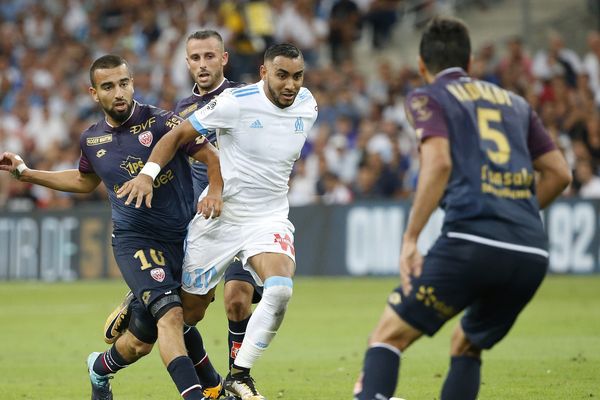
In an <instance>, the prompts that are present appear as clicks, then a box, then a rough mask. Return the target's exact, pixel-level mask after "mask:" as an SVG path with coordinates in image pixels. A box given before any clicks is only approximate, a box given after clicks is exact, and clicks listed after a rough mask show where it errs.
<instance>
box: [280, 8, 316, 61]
mask: <svg viewBox="0 0 600 400" xmlns="http://www.w3.org/2000/svg"><path fill="white" fill-rule="evenodd" d="M275 24H276V32H275V38H276V40H277V41H278V42H290V43H294V44H295V45H296V46H298V47H299V48H300V50H302V54H303V55H304V60H305V61H306V64H307V65H308V66H309V67H316V66H317V61H318V59H319V47H320V45H321V43H323V42H324V41H325V39H326V38H327V33H328V27H327V23H326V22H325V21H323V20H322V19H320V18H318V17H317V16H316V14H315V1H314V0H297V1H294V2H291V3H290V2H286V3H284V5H283V10H282V12H281V14H280V15H279V17H278V18H277V20H276V21H275Z"/></svg>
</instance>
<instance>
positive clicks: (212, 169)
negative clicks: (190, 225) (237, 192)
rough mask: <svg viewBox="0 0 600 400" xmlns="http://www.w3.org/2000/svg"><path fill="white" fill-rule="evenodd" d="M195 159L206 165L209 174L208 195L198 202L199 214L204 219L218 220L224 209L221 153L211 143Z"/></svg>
mask: <svg viewBox="0 0 600 400" xmlns="http://www.w3.org/2000/svg"><path fill="white" fill-rule="evenodd" d="M194 158H195V159H196V160H198V161H201V162H203V163H204V164H206V167H207V173H208V193H207V194H206V196H205V197H203V198H202V200H200V202H198V208H197V210H198V213H199V214H202V215H204V218H216V217H218V216H219V215H221V209H222V208H223V198H222V193H223V177H222V176H221V164H220V163H219V151H218V150H217V149H216V147H215V146H213V145H212V144H210V143H208V142H207V143H206V145H204V146H203V147H202V148H201V149H200V150H199V151H198V152H197V153H196V154H194Z"/></svg>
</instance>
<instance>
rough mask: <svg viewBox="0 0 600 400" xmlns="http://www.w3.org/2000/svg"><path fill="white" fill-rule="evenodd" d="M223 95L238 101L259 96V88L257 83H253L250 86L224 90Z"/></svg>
mask: <svg viewBox="0 0 600 400" xmlns="http://www.w3.org/2000/svg"><path fill="white" fill-rule="evenodd" d="M223 94H229V95H230V96H233V97H235V98H238V99H240V98H242V97H250V96H256V95H258V94H260V88H259V87H258V83H253V84H251V85H245V86H241V87H233V88H228V89H225V90H224V91H223Z"/></svg>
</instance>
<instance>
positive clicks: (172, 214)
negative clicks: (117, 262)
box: [79, 102, 207, 242]
mask: <svg viewBox="0 0 600 400" xmlns="http://www.w3.org/2000/svg"><path fill="white" fill-rule="evenodd" d="M180 122H181V118H179V117H178V116H177V115H175V114H174V113H172V112H170V111H165V110H162V109H159V108H156V107H153V106H150V105H146V104H139V103H137V102H134V106H133V112H132V114H131V116H130V117H129V119H128V120H127V121H125V122H124V123H123V124H121V125H120V126H117V127H112V126H110V125H109V124H108V123H107V122H106V120H102V121H100V122H98V123H97V124H95V125H93V126H91V127H90V128H88V129H87V130H86V131H85V132H83V134H82V135H81V139H80V146H81V158H80V160H79V171H80V172H82V173H93V174H96V175H98V176H99V177H100V179H102V182H103V183H104V185H105V186H106V189H107V191H108V197H109V200H110V203H111V207H112V219H113V226H114V234H115V235H117V236H135V237H149V238H153V239H157V240H164V241H169V242H176V241H181V240H183V239H184V238H185V235H186V231H187V225H188V223H189V221H190V220H191V218H192V217H193V215H194V212H195V208H194V204H193V191H192V185H191V174H190V168H189V164H188V161H187V159H188V156H191V155H193V154H195V153H197V152H198V151H199V150H200V149H201V148H202V146H204V145H205V144H206V143H207V141H206V140H205V138H204V137H202V136H199V137H198V139H197V140H196V141H194V142H190V143H187V144H186V145H184V146H182V147H181V148H180V149H179V151H177V153H176V154H175V156H174V157H173V159H172V160H171V161H169V163H168V164H167V165H165V166H164V167H163V168H162V170H161V171H160V173H159V174H158V176H157V177H156V179H155V180H154V194H153V197H152V208H151V209H149V208H146V206H145V205H142V207H140V208H137V209H136V208H135V207H134V206H133V205H129V206H126V205H125V200H126V199H125V198H123V199H118V198H117V196H116V192H117V190H118V189H119V188H120V187H121V185H122V184H123V183H125V182H126V181H128V180H130V179H133V178H134V177H136V176H137V174H138V173H139V172H140V170H141V169H142V167H143V166H144V163H145V162H146V160H147V159H148V158H149V157H150V153H151V152H152V148H153V147H154V145H156V143H157V142H158V141H159V140H160V138H161V137H163V136H164V135H165V134H166V133H167V132H169V131H170V130H171V129H172V128H174V127H175V126H177V125H178V124H179V123H180Z"/></svg>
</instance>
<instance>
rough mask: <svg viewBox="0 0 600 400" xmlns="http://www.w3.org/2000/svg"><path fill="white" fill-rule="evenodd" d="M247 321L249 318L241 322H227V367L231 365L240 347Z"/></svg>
mask: <svg viewBox="0 0 600 400" xmlns="http://www.w3.org/2000/svg"><path fill="white" fill-rule="evenodd" d="M248 321H250V317H248V318H246V319H244V320H242V321H232V320H229V336H228V342H229V364H227V365H229V367H231V366H232V365H233V362H234V361H235V357H236V356H237V352H238V350H239V349H240V347H241V346H242V342H243V341H244V336H245V335H246V328H247V327H248Z"/></svg>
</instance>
